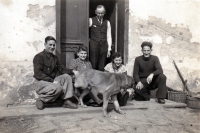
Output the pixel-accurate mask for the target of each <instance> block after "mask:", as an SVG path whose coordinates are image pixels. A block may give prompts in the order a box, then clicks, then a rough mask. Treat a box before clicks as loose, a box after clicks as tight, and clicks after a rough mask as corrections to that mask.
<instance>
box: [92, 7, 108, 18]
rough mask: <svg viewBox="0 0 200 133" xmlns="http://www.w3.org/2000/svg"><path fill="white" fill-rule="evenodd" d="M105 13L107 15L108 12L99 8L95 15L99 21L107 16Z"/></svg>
mask: <svg viewBox="0 0 200 133" xmlns="http://www.w3.org/2000/svg"><path fill="white" fill-rule="evenodd" d="M105 13H106V10H105V9H104V8H97V9H96V10H95V14H96V15H97V17H98V18H99V19H102V18H103V16H104V15H105Z"/></svg>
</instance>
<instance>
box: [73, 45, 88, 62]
mask: <svg viewBox="0 0 200 133" xmlns="http://www.w3.org/2000/svg"><path fill="white" fill-rule="evenodd" d="M81 51H86V52H87V57H86V59H85V60H86V61H88V60H89V59H88V50H87V47H86V46H79V47H78V49H77V51H76V52H75V58H78V53H79V52H81Z"/></svg>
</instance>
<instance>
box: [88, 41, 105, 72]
mask: <svg viewBox="0 0 200 133" xmlns="http://www.w3.org/2000/svg"><path fill="white" fill-rule="evenodd" d="M89 49H90V62H91V64H92V68H93V69H96V70H100V71H104V67H105V65H106V59H107V52H108V43H107V41H99V42H97V41H94V40H90V46H89Z"/></svg>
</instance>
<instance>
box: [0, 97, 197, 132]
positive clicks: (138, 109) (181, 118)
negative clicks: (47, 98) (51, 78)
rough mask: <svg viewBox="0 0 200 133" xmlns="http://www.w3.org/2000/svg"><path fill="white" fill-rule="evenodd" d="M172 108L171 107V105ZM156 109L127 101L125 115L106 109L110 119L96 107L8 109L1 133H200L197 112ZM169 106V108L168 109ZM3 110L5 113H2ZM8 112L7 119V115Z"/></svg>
mask: <svg viewBox="0 0 200 133" xmlns="http://www.w3.org/2000/svg"><path fill="white" fill-rule="evenodd" d="M172 104H173V106H174V107H172V106H171V105H172ZM172 104H168V101H167V104H166V105H160V104H158V103H156V102H155V101H154V100H151V101H148V102H146V101H145V102H136V101H129V103H128V105H127V106H126V107H123V108H122V109H123V110H125V112H126V114H125V115H120V114H117V113H116V112H115V111H114V110H113V108H112V107H111V105H110V108H109V109H108V110H109V115H110V116H111V117H110V118H103V117H102V110H101V108H100V107H88V108H86V109H83V108H81V107H79V109H78V110H72V109H65V108H61V107H56V108H45V109H44V110H42V111H39V110H37V109H36V107H35V106H30V107H10V108H6V109H4V110H2V109H1V110H2V111H3V112H4V114H2V115H1V117H0V129H1V131H0V132H1V133H13V132H15V133H65V132H66V133H79V132H81V133H102V132H105V133H133V132H134V133H169V132H171V133H197V132H200V110H198V109H190V108H187V107H186V108H185V107H184V106H182V107H183V108H175V107H176V104H174V103H172ZM169 105H170V106H171V107H170V108H169ZM6 110H7V113H5V111H6ZM9 112H10V115H7V114H8V113H9Z"/></svg>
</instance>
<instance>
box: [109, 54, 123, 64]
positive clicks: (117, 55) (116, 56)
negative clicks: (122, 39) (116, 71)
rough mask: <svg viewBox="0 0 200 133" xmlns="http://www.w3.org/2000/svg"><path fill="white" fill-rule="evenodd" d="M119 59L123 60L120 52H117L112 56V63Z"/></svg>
mask: <svg viewBox="0 0 200 133" xmlns="http://www.w3.org/2000/svg"><path fill="white" fill-rule="evenodd" d="M119 57H121V58H122V59H123V56H122V54H121V53H120V52H116V53H114V54H113V55H112V56H111V61H112V62H114V59H115V58H119Z"/></svg>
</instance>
